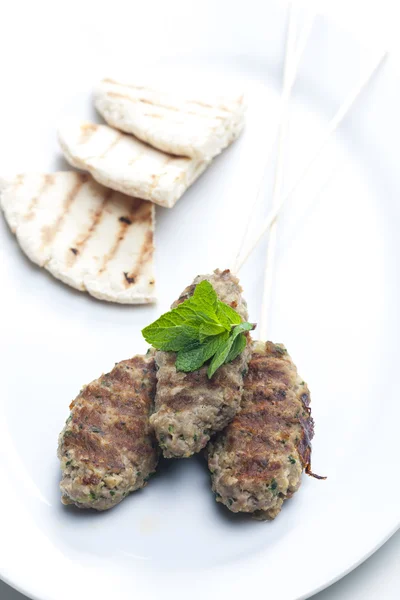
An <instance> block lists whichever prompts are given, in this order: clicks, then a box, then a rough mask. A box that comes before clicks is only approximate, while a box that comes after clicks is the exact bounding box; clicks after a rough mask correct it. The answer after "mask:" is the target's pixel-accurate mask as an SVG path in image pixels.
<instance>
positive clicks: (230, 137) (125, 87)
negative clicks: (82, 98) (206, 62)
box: [94, 77, 245, 160]
mask: <svg viewBox="0 0 400 600" xmlns="http://www.w3.org/2000/svg"><path fill="white" fill-rule="evenodd" d="M172 86H173V87H172ZM94 103H95V106H96V108H97V110H98V111H99V113H100V114H101V115H102V117H103V118H104V119H105V121H106V122H107V123H108V124H109V125H112V126H113V127H116V128H117V129H120V130H121V131H125V132H127V133H132V134H133V135H135V136H136V137H138V138H139V139H141V140H143V141H144V142H147V143H148V144H151V145H152V146H154V147H155V148H159V149H160V150H163V151H164V152H169V153H171V154H176V155H178V156H189V157H191V158H196V159H200V160H207V159H210V158H213V157H214V156H216V155H217V154H219V153H220V152H221V150H223V149H224V148H226V147H227V146H229V144H230V143H231V142H233V141H234V140H235V139H236V138H237V137H238V136H239V134H240V132H241V131H242V129H243V125H244V112H245V105H244V100H243V94H242V93H231V94H230V95H225V96H221V95H220V96H218V95H216V94H215V93H208V94H206V93H205V92H204V91H203V92H201V91H200V92H199V90H198V89H197V90H186V93H185V91H184V90H179V88H177V86H176V82H173V83H172V85H171V83H170V84H169V85H168V83H167V84H166V83H165V82H164V83H158V85H152V86H151V87H149V86H148V85H143V81H142V80H141V79H140V77H139V78H138V79H137V80H136V81H132V82H130V83H123V82H121V81H116V80H115V79H103V80H102V81H101V82H100V83H99V84H98V85H97V87H96V88H95V91H94Z"/></svg>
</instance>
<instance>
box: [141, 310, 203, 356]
mask: <svg viewBox="0 0 400 600" xmlns="http://www.w3.org/2000/svg"><path fill="white" fill-rule="evenodd" d="M184 304H185V303H184V302H183V303H182V304H180V305H179V306H178V307H177V308H174V309H173V310H171V311H170V312H169V313H165V314H164V315H162V316H161V317H160V318H159V319H157V320H156V321H154V323H152V324H151V325H148V326H147V327H145V328H144V329H143V330H142V334H143V337H144V339H145V340H146V342H148V343H149V344H151V345H152V346H154V348H158V349H159V350H166V351H175V352H176V351H178V350H180V349H181V348H183V347H185V346H187V345H188V344H190V343H193V342H195V341H198V337H199V331H198V326H195V325H190V324H187V323H188V321H189V322H190V320H188V319H187V318H186V313H185V311H182V309H181V307H182V306H183V305H184Z"/></svg>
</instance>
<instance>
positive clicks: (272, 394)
mask: <svg viewBox="0 0 400 600" xmlns="http://www.w3.org/2000/svg"><path fill="white" fill-rule="evenodd" d="M309 403H310V394H309V390H308V387H307V384H306V383H305V382H304V381H303V380H302V379H301V377H299V375H298V373H297V369H296V367H295V365H294V364H293V362H292V360H291V358H290V356H289V355H288V354H287V351H286V349H285V348H284V346H282V345H281V344H273V343H272V342H267V343H264V342H256V343H254V344H253V355H252V358H251V360H250V362H249V370H248V374H247V376H246V378H245V385H244V390H243V398H242V405H241V411H240V413H239V414H238V415H237V416H236V417H235V418H234V420H233V421H232V422H231V423H230V424H229V425H228V427H227V428H226V429H225V430H224V431H223V432H221V433H220V434H219V435H217V436H216V438H215V439H214V440H213V441H212V442H210V443H209V445H208V447H207V455H208V466H209V469H210V471H211V480H212V489H213V491H214V493H215V495H216V499H217V501H218V502H222V503H223V504H225V505H226V506H227V507H228V508H229V509H230V510H231V511H233V512H248V513H254V516H255V517H257V518H261V519H273V518H275V517H276V516H277V514H278V513H279V511H280V510H281V507H282V504H283V502H284V500H286V499H287V498H290V497H291V496H292V495H293V494H294V492H296V490H297V489H298V488H299V486H300V483H301V475H302V471H303V469H306V472H309V473H311V472H310V459H311V439H312V437H313V434H314V424H313V419H312V417H311V414H310V412H311V410H310V408H309Z"/></svg>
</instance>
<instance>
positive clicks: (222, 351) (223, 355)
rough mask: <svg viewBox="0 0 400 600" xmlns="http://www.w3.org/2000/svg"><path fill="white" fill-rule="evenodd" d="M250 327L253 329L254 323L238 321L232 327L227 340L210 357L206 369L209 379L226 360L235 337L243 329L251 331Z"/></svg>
mask: <svg viewBox="0 0 400 600" xmlns="http://www.w3.org/2000/svg"><path fill="white" fill-rule="evenodd" d="M252 329H254V325H253V324H252V323H246V322H244V323H240V325H236V327H234V328H233V330H232V333H231V335H230V336H229V338H228V340H227V341H226V342H225V343H224V344H223V345H221V346H220V347H219V348H218V350H217V352H216V353H215V355H214V358H213V359H212V361H211V363H210V365H209V367H208V370H207V375H208V377H209V379H211V377H212V376H213V375H214V373H215V371H216V370H217V369H219V367H220V366H222V365H223V364H224V362H225V361H226V359H227V358H228V356H229V354H230V352H231V349H232V346H233V343H234V341H235V339H236V338H237V336H238V335H239V334H241V333H243V332H244V331H251V330H252Z"/></svg>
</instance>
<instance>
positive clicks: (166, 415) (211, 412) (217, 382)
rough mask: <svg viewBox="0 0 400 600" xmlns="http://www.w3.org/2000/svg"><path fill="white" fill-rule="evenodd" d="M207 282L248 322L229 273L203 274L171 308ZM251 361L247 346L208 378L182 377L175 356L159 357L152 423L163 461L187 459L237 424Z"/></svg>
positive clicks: (200, 373)
mask: <svg viewBox="0 0 400 600" xmlns="http://www.w3.org/2000/svg"><path fill="white" fill-rule="evenodd" d="M204 280H207V281H209V282H210V283H211V285H212V286H213V288H214V290H215V292H216V293H217V296H218V297H219V299H220V300H221V301H222V302H225V303H226V304H229V305H230V306H231V307H232V308H234V309H235V310H236V311H237V312H238V313H239V314H240V316H241V317H242V319H244V320H246V319H247V317H248V314H247V305H246V302H245V300H244V299H243V298H242V295H241V292H242V288H241V287H240V285H239V280H238V279H237V277H235V276H234V275H232V274H231V273H230V271H229V270H226V271H220V270H216V271H215V272H214V273H213V274H212V275H199V276H198V277H196V279H195V280H194V282H193V283H192V285H190V286H189V287H187V288H186V289H185V290H184V292H183V293H182V294H181V296H180V297H179V299H178V300H177V301H176V302H175V303H174V304H173V305H172V308H175V306H177V305H178V304H179V303H181V302H183V301H184V300H186V299H187V298H189V297H190V296H192V294H193V292H194V290H195V287H196V285H197V284H198V283H200V282H201V281H204ZM248 340H249V338H248ZM249 358H250V343H249V341H248V343H247V346H246V347H245V349H244V350H243V352H242V353H241V354H240V355H239V356H238V357H237V358H236V359H235V360H234V361H232V362H231V363H228V364H225V365H223V366H222V367H220V368H219V369H218V370H217V371H216V373H215V374H214V375H213V377H212V378H211V379H209V378H208V377H207V366H203V367H201V368H200V369H198V370H197V371H194V372H192V373H183V372H178V371H177V370H176V368H175V361H176V354H175V353H174V352H163V351H157V352H156V354H155V360H156V364H157V367H158V371H157V391H156V398H155V412H154V414H153V415H152V417H151V419H150V422H151V424H152V425H153V427H154V430H155V433H156V436H157V439H158V441H159V444H160V446H161V448H162V450H163V453H164V456H165V457H167V458H186V457H189V456H191V455H192V454H195V453H196V452H199V451H200V450H201V449H202V448H204V447H205V446H206V444H207V442H208V440H209V439H210V437H211V435H212V434H213V433H215V432H217V431H221V429H223V428H224V427H225V426H226V425H227V424H228V423H229V422H230V421H231V420H232V419H233V417H234V416H235V414H236V413H237V411H238V409H239V406H240V400H241V397H242V390H243V377H244V375H245V373H246V371H247V363H248V361H249Z"/></svg>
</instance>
